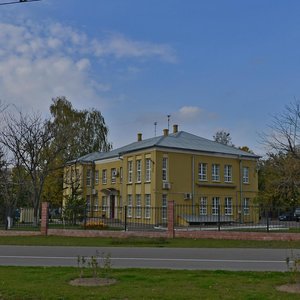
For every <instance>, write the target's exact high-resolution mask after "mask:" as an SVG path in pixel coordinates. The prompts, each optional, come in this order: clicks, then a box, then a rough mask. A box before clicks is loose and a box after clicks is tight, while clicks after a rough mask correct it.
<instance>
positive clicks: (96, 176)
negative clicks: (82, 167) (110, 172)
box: [95, 170, 99, 184]
mask: <svg viewBox="0 0 300 300" xmlns="http://www.w3.org/2000/svg"><path fill="white" fill-rule="evenodd" d="M95 184H99V171H98V170H96V171H95Z"/></svg>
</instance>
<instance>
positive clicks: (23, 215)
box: [0, 207, 40, 230]
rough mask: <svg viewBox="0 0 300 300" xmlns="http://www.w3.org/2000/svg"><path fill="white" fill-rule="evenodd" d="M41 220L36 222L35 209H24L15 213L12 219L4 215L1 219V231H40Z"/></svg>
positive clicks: (38, 219) (19, 209)
mask: <svg viewBox="0 0 300 300" xmlns="http://www.w3.org/2000/svg"><path fill="white" fill-rule="evenodd" d="M39 227H40V218H37V220H35V218H34V210H33V208H28V207H22V208H18V209H16V210H15V211H14V213H13V214H12V216H11V217H7V216H5V214H2V216H1V218H0V228H1V229H6V230H8V229H16V230H39Z"/></svg>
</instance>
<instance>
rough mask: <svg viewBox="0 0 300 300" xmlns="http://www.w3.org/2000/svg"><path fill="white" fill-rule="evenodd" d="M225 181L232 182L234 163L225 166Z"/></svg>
mask: <svg viewBox="0 0 300 300" xmlns="http://www.w3.org/2000/svg"><path fill="white" fill-rule="evenodd" d="M224 181H225V182H232V165H225V166H224Z"/></svg>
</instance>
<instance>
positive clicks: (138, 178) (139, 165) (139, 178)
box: [136, 159, 142, 183]
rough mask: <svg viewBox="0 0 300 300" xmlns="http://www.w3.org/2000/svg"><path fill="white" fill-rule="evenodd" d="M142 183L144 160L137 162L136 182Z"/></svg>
mask: <svg viewBox="0 0 300 300" xmlns="http://www.w3.org/2000/svg"><path fill="white" fill-rule="evenodd" d="M141 181H142V160H141V159H137V160H136V182H137V183H141Z"/></svg>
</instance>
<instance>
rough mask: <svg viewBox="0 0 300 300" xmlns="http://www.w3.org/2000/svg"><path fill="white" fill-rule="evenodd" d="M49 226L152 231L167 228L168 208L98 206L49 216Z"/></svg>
mask: <svg viewBox="0 0 300 300" xmlns="http://www.w3.org/2000/svg"><path fill="white" fill-rule="evenodd" d="M49 228H65V229H67V228H70V229H95V230H97V229H98V230H125V231H136V230H143V231H146V230H148V231H152V230H166V228H167V218H166V209H165V208H161V207H142V206H118V207H113V208H110V207H97V208H96V209H94V210H87V211H86V212H85V213H83V214H64V213H62V214H60V215H56V216H55V217H52V216H51V217H50V218H49Z"/></svg>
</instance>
